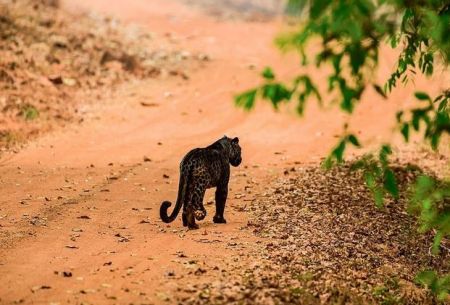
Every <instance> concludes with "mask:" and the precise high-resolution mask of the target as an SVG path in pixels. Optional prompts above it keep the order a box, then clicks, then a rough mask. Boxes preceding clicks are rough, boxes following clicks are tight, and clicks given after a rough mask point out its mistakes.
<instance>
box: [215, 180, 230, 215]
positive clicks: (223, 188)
mask: <svg viewBox="0 0 450 305" xmlns="http://www.w3.org/2000/svg"><path fill="white" fill-rule="evenodd" d="M227 196H228V183H226V184H225V183H224V184H222V185H218V186H217V188H216V215H214V217H213V221H214V222H215V223H227V221H226V220H225V217H224V216H223V213H224V211H225V203H226V201H227Z"/></svg>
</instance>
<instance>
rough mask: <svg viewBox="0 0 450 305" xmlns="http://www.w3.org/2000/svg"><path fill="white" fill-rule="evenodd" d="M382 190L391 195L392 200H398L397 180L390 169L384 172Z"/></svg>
mask: <svg viewBox="0 0 450 305" xmlns="http://www.w3.org/2000/svg"><path fill="white" fill-rule="evenodd" d="M383 185H384V189H385V190H386V191H387V192H388V193H389V194H391V195H392V197H394V198H396V199H397V198H398V196H399V193H398V185H397V179H396V178H395V175H394V172H393V171H392V170H391V169H389V168H388V169H386V170H385V171H384V184H383Z"/></svg>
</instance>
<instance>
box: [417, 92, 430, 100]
mask: <svg viewBox="0 0 450 305" xmlns="http://www.w3.org/2000/svg"><path fill="white" fill-rule="evenodd" d="M414 95H415V96H416V98H417V99H419V100H421V101H430V102H431V98H430V96H429V95H428V94H426V93H425V92H420V91H417V92H416V93H415V94H414Z"/></svg>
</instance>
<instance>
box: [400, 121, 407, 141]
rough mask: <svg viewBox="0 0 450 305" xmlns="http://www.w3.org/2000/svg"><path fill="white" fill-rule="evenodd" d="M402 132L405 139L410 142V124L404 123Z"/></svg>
mask: <svg viewBox="0 0 450 305" xmlns="http://www.w3.org/2000/svg"><path fill="white" fill-rule="evenodd" d="M400 132H401V133H402V135H403V138H405V141H406V142H408V141H409V124H408V123H403V125H402V128H401V130H400Z"/></svg>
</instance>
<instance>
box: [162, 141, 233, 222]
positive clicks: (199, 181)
mask: <svg viewBox="0 0 450 305" xmlns="http://www.w3.org/2000/svg"><path fill="white" fill-rule="evenodd" d="M241 161H242V157H241V147H240V146H239V139H238V138H234V139H231V138H228V137H227V136H224V137H223V138H221V139H220V140H218V141H216V142H214V143H213V144H211V145H210V146H208V147H205V148H196V149H193V150H191V151H190V152H189V153H188V154H187V155H186V156H185V157H184V158H183V160H182V161H181V164H180V182H179V187H178V197H177V203H176V205H175V208H174V210H173V212H172V214H171V215H170V216H168V214H167V209H168V208H169V207H170V206H171V203H170V202H169V201H164V202H163V203H162V204H161V208H160V216H161V219H162V220H163V221H164V222H167V223H168V222H172V221H174V220H175V218H176V217H177V215H178V213H179V211H180V209H181V207H182V206H183V214H182V217H183V225H184V226H188V227H189V228H190V229H198V225H197V224H196V223H195V220H196V219H197V220H202V219H204V218H205V216H206V210H205V208H204V206H203V197H204V195H205V191H206V189H208V188H212V187H216V215H215V216H214V217H213V221H214V222H215V223H226V220H225V218H224V216H223V213H224V210H225V202H226V200H227V195H228V181H229V180H230V164H231V165H233V166H238V165H239V164H240V163H241Z"/></svg>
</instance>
